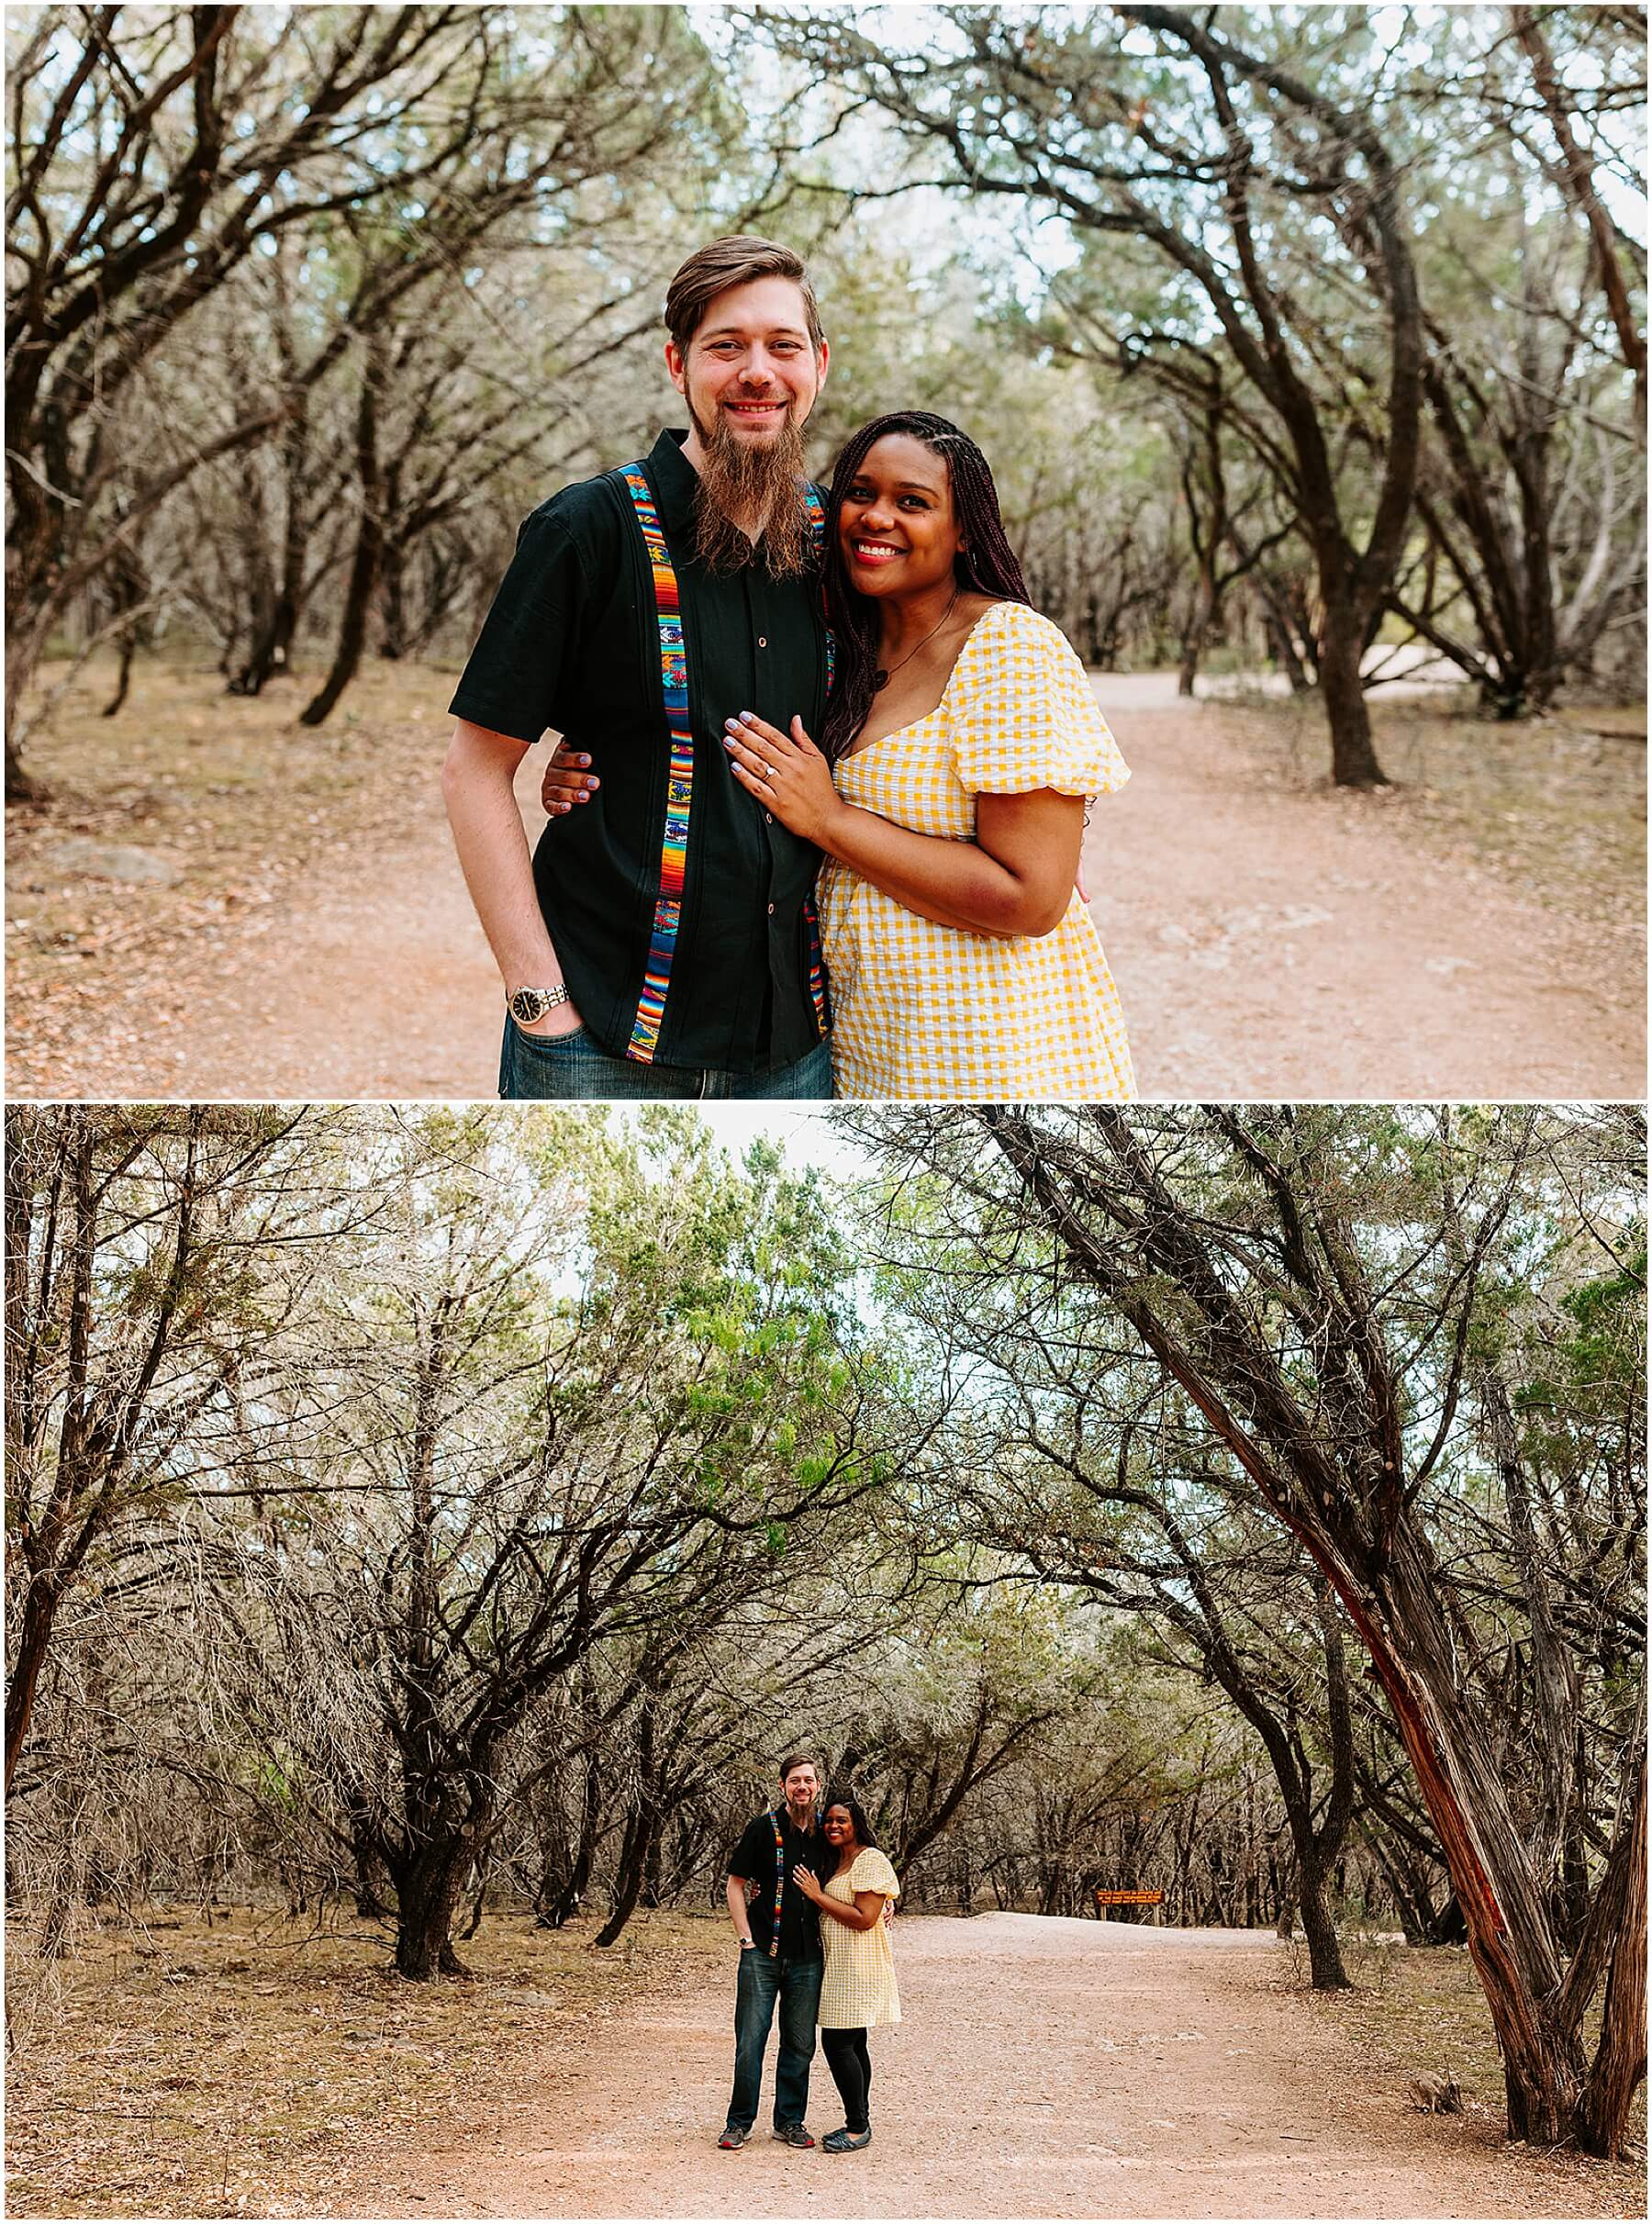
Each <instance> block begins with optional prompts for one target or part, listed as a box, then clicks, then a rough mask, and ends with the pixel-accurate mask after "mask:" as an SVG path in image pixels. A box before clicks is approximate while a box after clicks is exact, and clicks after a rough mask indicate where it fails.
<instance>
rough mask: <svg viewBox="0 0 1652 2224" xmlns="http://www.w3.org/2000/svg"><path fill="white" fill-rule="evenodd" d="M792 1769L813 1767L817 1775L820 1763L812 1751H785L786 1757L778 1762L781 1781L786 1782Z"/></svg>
mask: <svg viewBox="0 0 1652 2224" xmlns="http://www.w3.org/2000/svg"><path fill="white" fill-rule="evenodd" d="M794 1769H813V1770H814V1772H815V1774H816V1775H817V1776H818V1775H819V1774H820V1763H819V1762H818V1761H817V1760H816V1759H815V1757H814V1755H813V1754H812V1753H787V1756H786V1759H785V1760H783V1761H782V1762H781V1763H780V1781H781V1783H785V1782H786V1780H787V1777H788V1776H789V1775H790V1774H791V1772H792V1771H793V1770H794Z"/></svg>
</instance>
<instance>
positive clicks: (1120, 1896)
mask: <svg viewBox="0 0 1652 2224" xmlns="http://www.w3.org/2000/svg"><path fill="white" fill-rule="evenodd" d="M1164 1904H1165V1895H1164V1894H1163V1893H1162V1892H1098V1893H1097V1894H1096V1905H1097V1906H1098V1907H1099V1909H1100V1910H1101V1920H1102V1921H1103V1922H1104V1923H1105V1922H1106V1921H1108V1919H1109V1917H1108V1910H1109V1909H1110V1908H1111V1907H1162V1906H1163V1905H1164Z"/></svg>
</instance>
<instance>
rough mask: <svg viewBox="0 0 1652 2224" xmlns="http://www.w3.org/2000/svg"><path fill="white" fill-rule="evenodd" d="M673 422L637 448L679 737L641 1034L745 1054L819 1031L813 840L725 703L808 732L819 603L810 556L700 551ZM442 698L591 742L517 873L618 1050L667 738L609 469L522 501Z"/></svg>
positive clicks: (626, 501) (637, 982) (471, 715)
mask: <svg viewBox="0 0 1652 2224" xmlns="http://www.w3.org/2000/svg"><path fill="white" fill-rule="evenodd" d="M686 438H687V435H686V433H685V432H663V433H662V434H661V435H660V437H659V439H658V440H657V441H655V443H654V446H653V453H651V454H650V455H649V457H648V459H647V462H646V464H644V467H643V470H644V476H645V477H646V478H647V480H648V484H649V489H650V491H651V493H652V494H653V498H654V504H655V507H656V509H657V510H658V512H659V518H660V524H661V527H662V530H663V531H664V536H665V544H666V547H667V549H668V551H669V553H670V556H671V562H672V567H673V569H674V570H675V574H676V579H677V592H678V598H679V602H680V606H681V612H682V620H683V642H684V647H685V651H686V662H687V678H688V714H689V724H690V730H691V732H692V734H693V739H694V787H693V802H692V808H691V810H690V813H689V821H688V841H687V854H686V871H685V880H684V888H683V908H682V915H681V919H680V922H679V924H678V929H677V935H676V942H675V950H674V953H673V957H672V964H671V973H670V985H669V988H668V989H667V992H666V997H665V1009H664V1018H663V1020H662V1023H661V1026H660V1034H659V1042H658V1045H657V1048H656V1050H655V1054H654V1055H655V1057H656V1059H657V1060H658V1062H659V1063H661V1064H663V1065H672V1066H696V1067H720V1068H722V1069H724V1070H726V1071H729V1072H732V1073H763V1072H767V1071H769V1070H771V1069H772V1068H774V1067H782V1066H789V1065H792V1064H795V1063H796V1061H797V1060H798V1058H800V1057H803V1056H805V1055H806V1054H807V1053H808V1052H809V1050H811V1049H812V1048H813V1046H814V1045H815V1044H816V1043H817V1042H818V1041H819V1040H820V1028H819V1025H818V1023H817V1020H816V1014H815V1006H814V1002H813V1000H812V998H811V995H810V992H809V961H810V942H811V936H810V931H809V923H808V922H807V920H806V918H805V915H804V906H805V903H806V901H807V900H808V899H809V896H810V894H811V892H812V889H813V886H814V876H815V870H816V867H817V866H818V865H819V863H820V852H819V851H818V850H817V849H816V848H815V847H814V845H813V844H811V843H807V842H801V841H799V840H798V838H797V836H796V835H795V834H790V833H787V830H786V828H785V827H784V826H782V825H781V824H780V822H779V821H778V820H777V819H776V818H773V817H772V816H771V815H770V814H769V813H768V812H766V811H765V810H764V808H763V806H762V805H761V804H760V803H759V802H758V801H757V799H756V798H755V797H754V796H751V795H748V794H747V792H746V791H745V789H744V788H742V787H741V786H740V784H739V782H738V781H737V780H736V779H735V778H734V776H733V773H732V771H731V768H730V763H729V756H728V752H727V751H726V750H725V749H724V747H723V742H722V733H723V721H724V720H725V719H727V718H729V717H731V716H732V715H733V714H734V713H735V712H738V711H741V710H754V711H755V712H756V713H757V715H758V716H759V717H760V718H764V719H766V720H768V721H769V722H770V723H771V724H773V725H776V726H778V727H780V728H782V729H785V728H786V727H787V726H788V725H789V723H790V721H791V719H792V717H793V715H794V714H797V715H800V716H801V718H802V721H803V723H804V726H805V727H806V728H807V730H808V731H809V732H810V733H811V734H814V735H816V736H817V737H818V736H819V734H820V725H821V721H822V719H823V716H824V713H825V708H826V634H825V620H824V617H823V614H822V610H821V606H820V582H819V580H818V578H817V577H815V576H808V577H804V578H790V579H776V578H774V577H772V576H771V575H770V573H769V571H768V569H767V567H766V565H765V564H764V563H763V561H762V556H761V544H759V551H758V553H757V554H756V556H755V559H754V561H753V562H752V563H751V564H747V565H745V566H744V567H743V568H742V570H740V571H739V572H734V573H721V574H717V573H711V572H709V571H708V570H707V569H706V567H705V565H704V564H702V563H701V562H700V561H699V559H698V555H697V554H696V553H695V547H694V502H695V489H696V484H697V482H696V475H695V471H694V467H693V465H692V464H689V463H687V462H686V461H685V460H684V457H683V453H682V445H681V444H682V442H683V441H685V440H686ZM451 709H452V712H453V715H454V716H455V717H457V718H463V719H468V720H469V721H471V722H472V723H473V724H474V725H477V726H486V727H488V728H489V729H491V730H492V731H493V732H496V733H508V734H510V735H512V736H513V737H514V738H515V739H516V740H518V741H522V742H530V743H531V742H537V741H538V740H539V739H540V737H541V734H543V733H544V732H545V731H546V729H547V728H551V729H553V730H554V731H555V732H559V733H561V734H562V735H563V736H564V739H565V740H566V742H567V743H568V745H569V746H570V747H571V748H575V749H583V750H588V751H589V753H590V755H591V758H592V769H593V771H595V772H596V773H597V776H598V777H599V779H600V781H601V785H600V787H599V788H597V793H596V794H595V796H593V798H592V799H591V800H590V801H589V802H588V803H584V804H581V805H580V806H579V807H578V808H577V809H576V810H571V811H569V812H568V813H566V815H565V816H564V817H561V818H553V820H552V821H551V822H550V824H549V825H548V826H547V827H546V829H545V831H544V833H543V834H542V835H541V838H540V844H539V847H538V849H537V850H536V852H535V853H534V859H533V877H534V885H535V887H536V888H537V890H538V893H539V900H540V909H541V911H543V913H544V916H545V924H546V926H547V927H548V928H549V930H550V933H551V939H552V942H553V944H555V948H556V955H557V957H558V960H559V961H560V963H561V966H562V969H563V975H564V978H565V980H566V981H567V984H568V988H569V990H570V992H571V994H572V996H573V998H574V1001H575V1005H576V1006H577V1007H578V1010H579V1013H580V1017H581V1018H582V1019H583V1020H584V1022H585V1024H586V1029H587V1030H588V1032H589V1033H590V1034H591V1035H592V1037H593V1038H594V1040H595V1041H596V1042H597V1044H598V1045H600V1046H601V1048H602V1049H604V1050H605V1051H607V1052H608V1055H609V1056H614V1057H619V1056H624V1055H625V1052H626V1048H627V1045H629V1043H630V1041H631V1027H632V1023H633V1022H634V1021H635V1019H636V1015H637V1007H638V1004H639V1001H640V1000H641V998H642V987H643V974H644V969H645V967H646V965H647V962H648V956H649V948H650V944H651V942H652V939H653V924H654V907H655V904H656V901H657V900H658V897H659V893H660V854H661V847H662V843H663V840H664V828H665V809H666V792H665V791H666V774H667V770H668V767H669V763H670V742H669V738H668V735H667V731H666V724H665V705H664V686H663V681H662V676H661V666H660V631H659V620H658V612H657V609H656V605H655V600H654V588H653V573H652V571H651V570H650V568H649V563H648V552H647V549H646V547H645V545H644V543H643V540H642V531H641V529H640V528H639V525H638V522H637V519H636V514H635V511H634V510H633V509H632V507H631V497H630V496H629V495H628V493H627V492H626V489H625V486H624V485H623V483H622V481H621V480H620V479H619V476H618V475H616V474H614V473H609V474H608V475H606V476H604V477H602V478H598V479H587V480H586V481H584V482H583V483H582V484H580V485H578V486H569V487H566V488H564V491H563V492H562V493H561V494H558V495H553V497H552V498H551V499H550V500H549V501H548V502H545V503H543V504H541V507H540V508H539V509H536V510H535V511H534V512H533V514H532V516H531V517H530V518H529V519H528V520H526V521H525V522H524V524H523V526H522V528H521V531H520V532H519V535H518V537H517V549H516V554H515V556H514V557H513V558H512V560H511V564H510V568H509V570H508V572H507V573H506V575H505V578H504V581H503V583H502V584H501V586H500V587H499V590H498V593H497V595H496V596H495V598H494V602H493V608H492V609H490V610H489V612H488V614H487V619H486V623H485V624H484V626H483V628H482V633H481V637H480V639H479V640H478V641H477V643H476V645H475V648H474V650H473V651H472V653H471V658H470V662H469V663H468V664H467V665H465V667H464V671H463V676H462V677H461V679H460V682H459V687H458V691H457V693H456V694H455V695H454V697H453V699H452V705H451Z"/></svg>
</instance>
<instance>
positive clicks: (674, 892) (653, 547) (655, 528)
mask: <svg viewBox="0 0 1652 2224" xmlns="http://www.w3.org/2000/svg"><path fill="white" fill-rule="evenodd" d="M620 477H621V478H622V479H623V480H624V482H625V491H626V493H627V494H628V495H630V497H631V508H632V509H634V510H635V511H636V513H637V523H638V524H639V525H640V526H641V527H642V544H643V546H644V548H646V550H647V551H648V568H649V571H650V572H651V573H652V574H653V590H654V610H655V613H656V615H657V618H658V620H659V627H660V679H661V685H662V687H663V690H664V697H665V727H666V732H668V734H669V735H670V737H671V761H670V764H669V765H668V766H667V768H666V774H665V832H664V839H663V840H662V842H661V844H660V893H659V896H658V898H657V899H656V900H655V903H654V916H653V933H652V935H651V936H650V938H649V944H648V964H647V966H646V967H645V968H644V970H643V975H642V997H641V999H640V1000H639V1001H638V1004H637V1016H636V1018H635V1019H634V1020H633V1021H632V1023H631V1041H630V1042H629V1043H628V1044H627V1045H626V1046H625V1055H626V1056H627V1057H628V1058H633V1059H635V1060H636V1062H637V1064H638V1065H640V1066H651V1065H653V1059H654V1054H655V1052H656V1051H657V1050H658V1048H659V1045H660V1028H661V1025H662V1023H663V1022H664V1017H665V996H666V991H667V990H668V989H670V987H671V961H672V959H673V958H674V957H675V955H676V939H677V929H678V927H679V926H680V925H681V924H682V918H683V886H684V882H685V880H686V876H687V866H688V819H689V814H690V812H691V811H692V810H693V807H694V736H693V733H692V732H691V731H690V728H689V724H688V655H687V651H686V649H685V648H684V645H683V612H682V604H681V601H680V599H679V598H678V595H677V578H676V573H675V569H674V568H673V565H672V562H671V551H670V550H669V549H668V548H667V547H666V545H665V535H664V531H663V530H662V529H661V525H660V513H659V511H658V510H657V509H655V508H654V499H653V495H652V494H650V492H649V490H648V481H647V479H646V478H644V477H643V475H642V465H641V464H627V466H626V467H625V469H624V470H623V471H622V472H621V473H620ZM803 500H804V503H805V505H806V507H807V509H808V510H809V531H811V533H812V534H813V536H814V544H815V553H816V554H817V555H818V554H819V553H820V548H821V545H822V543H823V542H824V540H825V537H826V512H825V508H824V505H823V504H822V503H821V500H820V496H819V495H818V494H817V493H816V492H815V490H814V488H813V487H812V486H809V485H808V484H807V483H805V486H804V489H803ZM836 656H837V649H836V643H834V642H833V640H832V628H831V627H830V626H828V627H827V628H826V692H827V693H828V695H830V694H831V692H832V669H833V666H834V665H835V663H836ZM804 915H805V917H806V918H807V920H808V922H809V997H810V1000H812V1002H813V1004H814V1013H815V1025H816V1027H817V1028H818V1029H819V1031H820V1034H825V1032H826V1029H827V1024H828V1020H827V1011H826V974H825V967H824V966H823V964H822V962H821V957H820V922H819V920H818V919H817V917H816V915H815V908H814V903H813V901H812V900H808V901H806V902H805V905H804ZM778 1843H779V1838H778V1835H777V1834H776V1845H778ZM784 1881H785V1880H784V1879H782V1882H783V1883H784ZM779 1921H780V1913H779V1902H778V1900H777V1899H776V1906H775V1922H776V1937H778V1925H779ZM774 1950H776V1949H771V1951H774Z"/></svg>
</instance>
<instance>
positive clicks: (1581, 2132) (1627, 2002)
mask: <svg viewBox="0 0 1652 2224" xmlns="http://www.w3.org/2000/svg"><path fill="white" fill-rule="evenodd" d="M1639 1743H1640V1765H1639V1770H1638V1780H1637V1784H1636V1789H1635V1802H1634V1809H1633V1820H1632V1823H1631V1826H1630V1831H1629V1838H1628V1849H1627V1869H1628V1875H1627V1879H1626V1888H1625V1904H1624V1912H1623V1917H1622V1924H1621V1928H1620V1929H1619V1931H1618V1937H1617V1944H1616V1946H1615V1947H1614V1949H1613V1956H1612V1967H1611V1969H1610V1971H1609V1972H1608V1973H1607V1978H1606V2006H1605V2011H1604V2013H1603V2014H1602V2018H1601V2043H1600V2046H1599V2048H1598V2050H1597V2051H1596V2054H1595V2058H1594V2063H1593V2066H1592V2068H1591V2070H1590V2073H1589V2078H1588V2082H1587V2083H1586V2084H1585V2085H1584V2087H1583V2096H1582V2100H1581V2102H1580V2103H1579V2108H1578V2118H1577V2123H1578V2143H1579V2146H1580V2147H1581V2148H1582V2149H1583V2151H1584V2152H1585V2153H1586V2154H1598V2155H1602V2156H1603V2157H1604V2158H1605V2159H1606V2160H1607V2161H1608V2162H1616V2160H1617V2158H1618V2155H1619V2153H1620V2151H1622V2148H1623V2144H1624V2135H1625V2133H1626V2131H1627V2129H1628V2125H1629V2109H1630V2105H1631V2103H1632V2102H1633V2101H1634V2098H1635V2087H1636V2086H1637V2085H1638V2084H1640V2082H1641V2080H1642V2078H1644V2077H1645V2076H1646V1723H1645V1718H1644V1712H1643V1719H1642V1721H1641V1724H1640V1730H1639Z"/></svg>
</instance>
